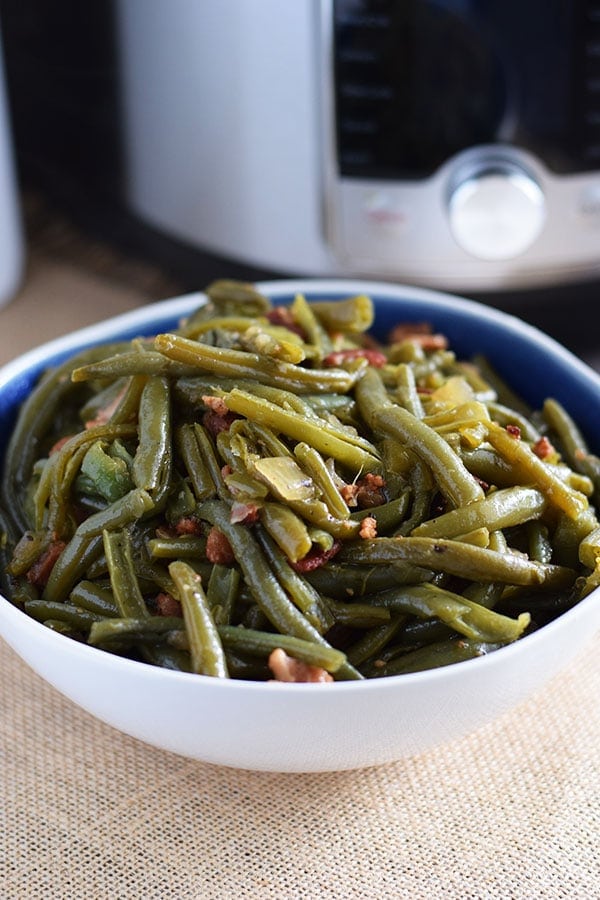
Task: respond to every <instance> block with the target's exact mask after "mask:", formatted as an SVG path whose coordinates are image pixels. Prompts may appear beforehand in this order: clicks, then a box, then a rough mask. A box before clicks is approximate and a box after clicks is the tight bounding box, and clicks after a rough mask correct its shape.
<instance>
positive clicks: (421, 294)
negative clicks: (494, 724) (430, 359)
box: [0, 278, 600, 696]
mask: <svg viewBox="0 0 600 900" xmlns="http://www.w3.org/2000/svg"><path fill="white" fill-rule="evenodd" d="M254 286H255V287H256V289H257V290H259V291H262V292H265V293H267V294H268V295H269V296H270V297H271V299H273V300H276V299H277V297H278V296H281V295H290V294H296V293H311V294H315V293H319V294H325V295H329V294H330V295H338V294H343V295H351V294H356V293H366V294H370V295H376V296H377V300H378V302H384V303H385V302H388V301H391V302H395V301H397V300H402V299H405V300H408V301H410V302H413V301H419V302H423V303H424V304H425V305H426V306H429V307H431V308H434V307H435V308H438V309H439V308H440V304H444V305H445V306H446V305H448V304H449V303H450V304H451V305H452V308H451V310H450V312H454V311H461V312H463V313H466V314H468V315H470V316H472V317H477V318H478V319H481V318H483V319H485V320H486V321H488V322H490V323H491V324H497V325H501V326H502V327H503V329H505V330H506V329H508V330H509V331H511V332H512V331H517V330H518V332H519V334H520V335H521V336H523V335H524V334H525V335H526V336H527V337H529V338H530V339H531V340H532V341H534V342H535V343H536V344H538V345H540V344H541V346H542V347H543V348H544V349H545V350H546V351H547V352H549V353H550V354H551V355H552V356H554V357H555V358H557V359H561V360H563V361H564V362H566V363H567V364H568V365H569V367H570V368H572V369H575V370H577V371H579V372H580V373H581V374H583V375H584V376H585V378H586V379H588V380H591V381H593V382H595V385H596V387H597V388H598V390H599V391H600V375H599V374H597V373H596V372H595V371H594V370H593V369H592V368H591V367H590V366H588V365H587V364H586V363H585V362H583V361H582V360H580V359H579V358H578V357H577V356H576V355H575V354H574V353H572V352H571V351H570V350H568V349H567V348H566V347H564V346H563V345H562V344H560V343H559V342H558V341H557V340H555V339H554V338H553V337H551V336H550V335H548V334H546V333H545V332H544V331H542V330H541V329H539V328H537V327H536V326H534V325H531V324H529V323H527V322H524V321H523V320H521V319H520V318H519V317H518V316H515V315H513V314H511V313H507V312H505V311H503V310H498V309H495V308H494V307H488V306H486V305H485V304H484V303H482V302H480V301H477V300H472V299H469V298H466V297H463V296H461V295H458V294H453V293H449V292H444V291H438V290H435V289H429V288H420V287H415V286H412V285H405V284H400V283H390V282H386V281H372V280H371V281H370V280H364V279H339V278H298V279H275V280H263V281H257V282H254ZM205 300H206V294H205V293H204V292H203V291H191V292H189V293H184V294H180V295H177V296H175V297H171V298H166V299H163V300H157V301H153V302H150V303H147V304H145V305H143V306H140V307H136V308H135V309H133V310H129V311H127V312H124V313H120V314H118V315H115V316H111V317H109V318H107V319H103V320H101V321H99V322H96V323H93V324H91V325H87V326H84V327H83V328H79V329H75V330H73V331H71V332H68V333H66V334H65V335H62V336H60V337H57V338H53V339H51V340H49V341H46V342H44V343H42V344H40V345H39V346H37V347H35V348H32V349H31V350H28V351H26V352H25V353H23V354H20V355H19V356H17V357H16V358H15V359H13V360H10V361H8V362H7V363H5V364H4V365H3V366H2V367H0V391H1V390H2V389H3V388H4V387H5V386H7V385H8V384H9V383H10V382H11V381H13V380H15V379H16V378H18V377H19V376H23V375H24V374H25V373H27V372H28V371H30V370H36V371H39V370H40V368H41V367H42V366H43V365H45V364H47V362H48V360H51V359H56V358H57V357H59V356H63V355H65V354H67V353H69V352H70V351H73V350H75V349H78V348H84V347H86V346H92V345H94V344H99V343H102V342H103V341H104V340H107V339H108V336H109V335H111V334H114V335H115V336H116V334H118V332H120V331H124V330H130V329H132V328H134V327H137V326H138V325H139V326H141V325H142V324H143V323H144V322H145V321H147V322H148V325H149V326H151V325H152V322H153V321H156V320H160V319H161V318H172V319H173V320H176V319H178V318H181V317H184V316H185V315H187V314H189V313H190V312H191V311H192V310H193V309H194V308H195V307H196V306H197V305H198V304H200V303H202V302H204V301H205ZM143 333H144V330H143V328H140V334H143ZM146 333H148V334H150V333H155V331H154V332H153V330H152V328H151V327H150V328H149V330H148V331H147V332H146ZM594 604H597V605H598V612H597V614H596V619H597V622H596V624H595V625H594V626H593V627H592V628H591V629H590V630H589V637H588V640H590V639H591V638H592V637H593V635H594V632H595V630H596V629H597V628H598V627H600V588H596V589H594V590H593V591H591V592H590V594H588V595H587V596H586V597H584V598H583V599H582V600H580V601H579V602H578V603H577V604H576V605H575V606H573V607H571V608H570V609H568V610H566V611H565V612H563V613H561V614H560V615H559V616H558V617H557V618H556V619H554V620H552V621H551V622H549V623H547V624H546V625H543V626H541V627H540V628H538V629H537V630H536V631H534V632H532V633H531V634H528V635H525V636H524V637H522V638H520V639H519V640H516V641H514V642H512V643H510V644H507V645H506V646H504V647H501V648H499V650H496V651H494V652H492V653H488V654H484V655H482V656H480V657H475V658H473V659H467V660H463V661H461V662H455V663H450V664H449V665H447V666H440V667H436V668H431V669H424V670H421V671H418V672H407V673H403V674H401V675H383V676H379V677H377V678H365V679H361V680H348V681H334V682H333V683H330V684H328V685H327V690H323V686H322V685H321V684H311V683H297V684H292V685H290V684H287V683H282V682H278V681H275V680H273V681H266V682H262V681H252V680H250V679H241V678H230V679H220V678H213V677H211V676H208V675H197V674H195V673H192V672H179V671H175V670H171V669H166V668H162V667H159V666H152V665H150V664H149V663H145V662H143V661H138V660H133V659H129V658H127V657H121V656H118V655H116V654H112V653H109V652H107V651H105V650H102V649H100V648H97V647H93V646H91V645H89V644H85V643H82V642H79V641H75V640H73V639H71V638H67V639H66V640H67V641H68V644H67V646H68V647H69V651H68V652H69V653H71V654H75V655H81V656H82V657H83V658H85V659H90V660H93V659H95V660H96V661H98V662H100V663H101V664H105V665H111V666H116V667H117V668H118V669H122V670H123V671H128V670H130V669H131V667H133V671H134V672H138V673H139V674H144V675H145V676H146V677H147V678H150V679H154V678H158V679H163V678H165V677H166V678H168V679H171V680H175V681H181V680H183V682H184V683H190V684H192V683H196V684H198V685H204V686H207V685H211V686H212V687H215V688H216V689H217V690H234V691H236V692H244V693H246V692H250V693H255V692H259V693H260V694H262V693H265V692H272V691H282V690H284V691H289V690H293V691H294V692H306V691H308V692H310V693H313V694H315V695H316V696H319V693H321V694H323V696H326V695H329V694H330V692H331V691H335V692H336V693H338V692H348V691H350V692H352V691H355V690H357V689H358V690H360V691H361V692H365V691H373V690H377V691H382V690H383V691H387V690H393V689H396V690H397V689H399V687H400V686H401V685H404V686H405V687H406V688H407V689H409V688H410V687H411V686H412V685H414V684H415V683H417V684H422V683H424V682H430V681H432V682H435V681H437V680H438V679H440V678H442V679H448V677H449V676H450V675H451V673H452V674H454V675H456V673H457V670H458V671H460V672H464V674H465V675H466V674H467V673H468V672H470V671H471V669H472V668H473V667H474V666H476V667H478V668H479V669H480V670H481V671H482V672H483V667H484V666H486V667H487V669H488V670H490V669H491V668H492V667H495V666H497V665H503V664H504V663H505V662H507V663H508V662H509V660H510V658H511V657H510V656H509V654H512V657H514V656H515V655H520V654H521V653H524V652H526V651H527V648H529V647H536V646H538V645H539V644H541V643H544V642H546V641H548V640H551V638H552V636H553V634H554V632H555V631H557V630H562V629H563V628H564V627H565V623H568V622H571V621H572V620H575V619H577V618H579V617H581V616H584V615H586V616H587V615H589V614H590V613H589V611H590V608H591V607H592V606H593V605H594ZM11 619H12V621H14V623H15V624H16V626H17V628H18V629H23V628H25V629H27V628H31V629H33V631H32V635H37V636H38V637H40V638H42V637H43V638H44V639H47V640H48V641H49V642H50V643H52V642H54V641H58V642H59V643H58V645H57V647H58V648H61V647H62V648H63V649H65V636H64V635H62V634H59V633H56V632H54V631H52V630H51V629H48V628H46V627H45V626H44V625H43V623H41V622H38V621H37V620H35V619H33V618H32V617H31V616H28V615H27V614H26V613H25V612H24V611H23V610H21V609H20V608H19V607H18V606H16V605H15V604H14V603H12V602H11V601H10V600H9V599H8V598H7V597H5V596H4V595H3V594H2V593H0V636H1V637H3V638H4V640H5V641H6V642H7V643H8V644H9V645H11V644H12V641H11V638H10V636H8V635H7V634H6V633H5V631H4V629H3V627H2V625H3V623H4V622H6V621H7V620H9V621H10V620H11ZM581 646H583V642H582V644H581ZM16 652H17V653H19V651H16ZM90 653H91V654H92V656H91V657H90ZM217 686H218V687H217Z"/></svg>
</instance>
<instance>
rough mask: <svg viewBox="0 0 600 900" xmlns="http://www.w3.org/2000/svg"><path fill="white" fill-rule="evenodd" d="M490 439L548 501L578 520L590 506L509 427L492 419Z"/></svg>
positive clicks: (585, 499) (527, 482)
mask: <svg viewBox="0 0 600 900" xmlns="http://www.w3.org/2000/svg"><path fill="white" fill-rule="evenodd" d="M488 440H489V442H490V443H491V444H492V446H493V447H494V449H495V450H497V451H498V453H500V454H501V455H502V456H504V458H505V459H506V460H507V461H509V462H510V463H512V465H513V466H514V467H515V469H516V470H517V471H518V473H519V474H520V478H521V480H522V482H524V483H526V484H534V485H535V486H536V487H537V488H539V490H540V491H542V492H543V493H544V495H545V496H546V498H547V500H548V503H551V504H552V505H553V506H555V507H557V508H558V509H561V510H563V512H566V513H567V515H568V516H570V518H572V519H576V518H577V517H578V516H579V515H581V513H582V512H585V510H586V509H587V507H588V502H587V498H586V497H585V496H584V495H582V494H580V493H578V492H577V491H574V490H572V489H570V488H569V487H568V485H566V484H565V483H564V482H563V481H562V480H561V479H560V478H559V477H558V476H557V475H556V474H555V473H554V472H553V471H552V467H551V466H550V465H548V464H546V463H544V462H543V461H542V460H541V459H539V457H537V456H536V455H535V453H534V452H533V450H532V449H531V447H530V446H529V444H527V443H526V442H525V441H521V440H518V439H517V438H515V437H513V436H512V435H511V434H510V433H509V432H508V431H506V429H504V428H501V427H500V426H499V425H495V424H494V423H492V422H490V423H489V425H488Z"/></svg>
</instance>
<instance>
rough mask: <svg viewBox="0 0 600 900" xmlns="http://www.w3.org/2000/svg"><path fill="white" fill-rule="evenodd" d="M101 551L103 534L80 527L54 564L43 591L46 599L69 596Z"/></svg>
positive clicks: (55, 599) (55, 600)
mask: <svg viewBox="0 0 600 900" xmlns="http://www.w3.org/2000/svg"><path fill="white" fill-rule="evenodd" d="M98 515H99V514H98ZM87 521H89V520H87ZM84 524H85V523H84ZM80 527H81V526H80ZM101 553H102V536H101V535H99V534H87V533H83V532H81V531H79V529H78V530H77V531H76V532H75V534H74V535H73V537H72V538H71V540H70V541H69V543H68V544H67V546H66V547H65V549H64V550H63V552H62V553H61V555H60V556H59V557H58V559H57V561H56V562H55V564H54V567H53V569H52V572H51V573H50V577H49V578H48V581H47V583H46V587H45V588H44V591H43V598H44V600H47V601H49V602H51V603H54V602H58V601H60V600H62V599H64V598H65V597H67V596H68V595H69V593H70V592H71V589H72V588H73V585H74V584H75V582H76V581H77V580H78V579H79V578H81V576H82V575H84V574H85V573H86V572H87V570H88V567H89V566H90V565H91V563H93V562H94V561H95V560H96V559H97V558H98V557H99V556H100V554H101Z"/></svg>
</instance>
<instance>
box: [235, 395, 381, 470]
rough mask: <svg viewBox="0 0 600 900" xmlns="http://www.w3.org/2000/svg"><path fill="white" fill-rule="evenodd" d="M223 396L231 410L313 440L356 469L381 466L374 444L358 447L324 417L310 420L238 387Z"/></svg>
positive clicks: (287, 433) (292, 434) (342, 462)
mask: <svg viewBox="0 0 600 900" xmlns="http://www.w3.org/2000/svg"><path fill="white" fill-rule="evenodd" d="M224 399H225V403H226V405H227V408H228V409H230V410H231V411H232V412H235V413H238V414H240V415H243V416H246V418H248V419H251V420H253V421H256V422H259V423H260V424H261V425H266V426H268V427H269V428H273V430H274V431H276V432H281V433H283V434H286V435H288V436H289V437H291V438H294V439H295V440H297V441H303V440H306V441H310V444H311V446H312V447H314V448H315V449H316V450H319V451H320V452H321V453H324V454H325V455H326V456H332V457H333V458H334V459H337V460H338V461H339V462H340V463H341V464H342V465H344V466H347V467H348V468H349V469H350V470H352V471H354V472H360V471H366V472H372V471H373V470H375V469H377V468H379V460H378V458H377V451H376V450H375V448H373V452H372V453H369V452H368V451H366V450H363V449H362V448H361V447H357V446H356V445H355V444H354V443H353V442H352V441H350V440H347V439H345V438H343V437H341V436H340V433H339V431H336V430H334V429H332V428H331V427H328V426H327V424H326V423H325V422H323V421H319V422H313V421H312V420H311V421H309V420H307V419H306V418H302V417H301V416H299V415H297V414H296V413H293V412H290V411H286V410H284V409H281V408H280V407H277V406H275V405H274V404H272V403H268V401H265V400H261V399H260V398H258V397H252V395H250V394H248V393H246V392H245V391H240V390H238V389H234V390H232V391H230V392H229V393H228V394H226V395H225V398H224Z"/></svg>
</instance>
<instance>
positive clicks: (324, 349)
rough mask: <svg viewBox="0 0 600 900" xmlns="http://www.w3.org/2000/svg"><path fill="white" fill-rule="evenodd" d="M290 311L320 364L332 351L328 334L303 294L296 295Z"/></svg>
mask: <svg viewBox="0 0 600 900" xmlns="http://www.w3.org/2000/svg"><path fill="white" fill-rule="evenodd" d="M290 311H291V314H292V317H293V319H294V322H295V323H296V324H297V325H298V326H299V327H300V328H301V329H302V331H303V333H304V334H305V335H306V338H307V342H308V343H309V344H311V345H312V346H313V347H314V349H315V356H316V359H317V360H318V361H319V362H320V361H321V360H322V359H323V358H324V357H325V356H327V354H328V353H331V351H332V349H333V344H332V342H331V338H330V337H329V334H328V332H327V331H326V329H325V328H324V327H323V326H322V325H321V323H320V322H319V319H318V318H317V316H316V315H315V313H314V311H313V309H312V305H310V304H309V303H307V301H306V297H305V296H304V294H296V296H295V297H294V300H293V302H292V305H291V307H290Z"/></svg>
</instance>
